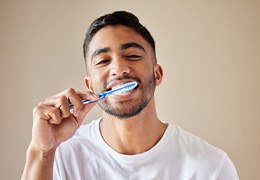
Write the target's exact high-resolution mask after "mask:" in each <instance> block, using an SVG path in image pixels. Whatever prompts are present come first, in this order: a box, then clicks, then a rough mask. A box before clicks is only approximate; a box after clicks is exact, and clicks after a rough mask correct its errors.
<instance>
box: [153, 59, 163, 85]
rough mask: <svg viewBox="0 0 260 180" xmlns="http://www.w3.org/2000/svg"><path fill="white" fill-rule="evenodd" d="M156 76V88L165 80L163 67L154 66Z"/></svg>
mask: <svg viewBox="0 0 260 180" xmlns="http://www.w3.org/2000/svg"><path fill="white" fill-rule="evenodd" d="M154 75H155V81H156V86H159V85H160V84H161V82H162V78H163V69H162V66H161V65H159V64H156V65H155V66H154Z"/></svg>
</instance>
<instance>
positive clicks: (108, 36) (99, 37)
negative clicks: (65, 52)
mask: <svg viewBox="0 0 260 180" xmlns="http://www.w3.org/2000/svg"><path fill="white" fill-rule="evenodd" d="M129 42H135V43H137V44H140V45H142V46H143V47H144V48H145V50H147V51H148V49H151V47H150V45H149V43H148V42H147V41H146V40H145V39H144V38H143V37H142V36H141V35H140V34H138V33H137V32H135V31H134V30H133V29H131V28H129V27H126V26H123V25H116V26H106V27H104V28H102V29H100V30H99V31H98V32H97V33H96V34H95V35H94V36H93V38H92V40H91V41H90V43H89V50H88V53H87V60H88V61H89V59H90V57H91V56H92V54H93V52H94V51H95V50H97V49H100V48H106V47H109V48H110V49H112V50H116V49H118V48H119V47H120V46H121V45H122V44H125V43H129Z"/></svg>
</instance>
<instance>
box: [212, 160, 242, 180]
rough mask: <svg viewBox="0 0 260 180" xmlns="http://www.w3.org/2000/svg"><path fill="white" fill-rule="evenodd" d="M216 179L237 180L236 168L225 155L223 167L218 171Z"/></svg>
mask: <svg viewBox="0 0 260 180" xmlns="http://www.w3.org/2000/svg"><path fill="white" fill-rule="evenodd" d="M216 179H217V180H226V179H229V180H239V178H238V175H237V171H236V168H235V166H234V164H233V162H232V161H231V160H230V159H229V157H228V156H227V155H226V156H225V159H224V163H223V166H222V168H221V169H220V171H219V173H218V176H217V178H216Z"/></svg>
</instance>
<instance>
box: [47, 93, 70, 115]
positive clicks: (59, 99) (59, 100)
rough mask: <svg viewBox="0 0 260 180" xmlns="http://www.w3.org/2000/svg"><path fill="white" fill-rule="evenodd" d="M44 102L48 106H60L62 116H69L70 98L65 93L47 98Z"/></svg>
mask: <svg viewBox="0 0 260 180" xmlns="http://www.w3.org/2000/svg"><path fill="white" fill-rule="evenodd" d="M43 104H45V105H47V106H54V107H56V108H59V109H60V111H61V118H66V117H69V116H70V114H71V112H70V109H69V100H68V98H67V97H66V96H64V95H59V96H53V97H51V98H47V99H46V100H45V101H44V102H43Z"/></svg>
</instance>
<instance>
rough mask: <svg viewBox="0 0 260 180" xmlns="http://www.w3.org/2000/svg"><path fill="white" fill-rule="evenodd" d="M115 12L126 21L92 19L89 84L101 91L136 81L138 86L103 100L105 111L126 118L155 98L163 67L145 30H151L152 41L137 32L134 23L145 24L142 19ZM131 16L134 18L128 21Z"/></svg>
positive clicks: (87, 43)
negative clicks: (157, 60)
mask: <svg viewBox="0 0 260 180" xmlns="http://www.w3.org/2000/svg"><path fill="white" fill-rule="evenodd" d="M113 14H114V15H113V16H115V17H114V19H116V17H117V16H118V14H121V15H120V18H118V19H121V21H120V22H123V23H125V24H122V23H118V22H119V20H117V21H116V22H117V23H112V21H108V20H106V21H104V22H107V21H108V22H109V23H110V24H106V25H102V24H104V22H103V21H102V20H101V19H104V16H102V17H103V18H102V17H101V18H98V20H96V21H94V23H92V25H91V28H90V30H89V31H88V33H87V34H90V35H87V37H86V39H85V43H84V47H85V53H86V54H85V59H86V65H87V69H88V77H86V85H87V87H88V89H89V90H91V91H93V92H94V93H99V92H103V91H107V90H111V89H113V88H116V87H117V86H120V85H122V84H124V83H127V82H130V81H136V82H137V83H138V86H137V87H136V88H135V89H133V90H131V91H128V92H124V93H123V94H116V95H111V96H109V97H107V98H105V99H103V100H101V101H99V105H100V107H101V108H102V109H103V110H104V112H106V113H107V114H110V115H113V116H115V117H118V118H121V119H122V118H129V117H133V116H135V115H137V114H139V113H140V112H141V111H142V110H143V109H145V108H146V107H147V106H148V104H149V102H150V100H152V99H153V96H154V90H155V86H157V85H159V84H160V82H161V79H162V69H161V66H160V65H158V64H157V63H156V60H155V51H154V42H153V39H152V37H151V36H150V33H149V32H148V31H147V30H145V31H144V32H146V35H145V36H147V32H148V34H149V37H150V38H151V39H152V42H153V43H152V44H151V43H150V42H149V41H148V40H147V38H144V35H143V34H141V33H140V32H139V31H138V32H137V30H136V29H138V28H136V27H135V26H134V24H138V25H137V26H142V25H140V23H139V22H138V19H137V18H136V17H135V16H134V15H132V14H130V13H127V12H117V13H113ZM122 14H123V15H122ZM106 16H110V15H106ZM128 16H130V17H131V18H128V21H127V17H128ZM108 19H109V18H108ZM122 19H123V20H122ZM131 19H133V20H131ZM97 22H98V23H97ZM127 22H129V24H130V25H129V24H128V23H127ZM111 23H112V24H111ZM95 24H97V25H95ZM132 26H133V27H135V28H132ZM142 28H144V27H143V26H142ZM91 29H93V30H91ZM139 29H140V28H139ZM152 104H153V103H152ZM152 106H153V105H152ZM152 106H150V107H152ZM150 110H151V109H150ZM148 111H149V110H148Z"/></svg>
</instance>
